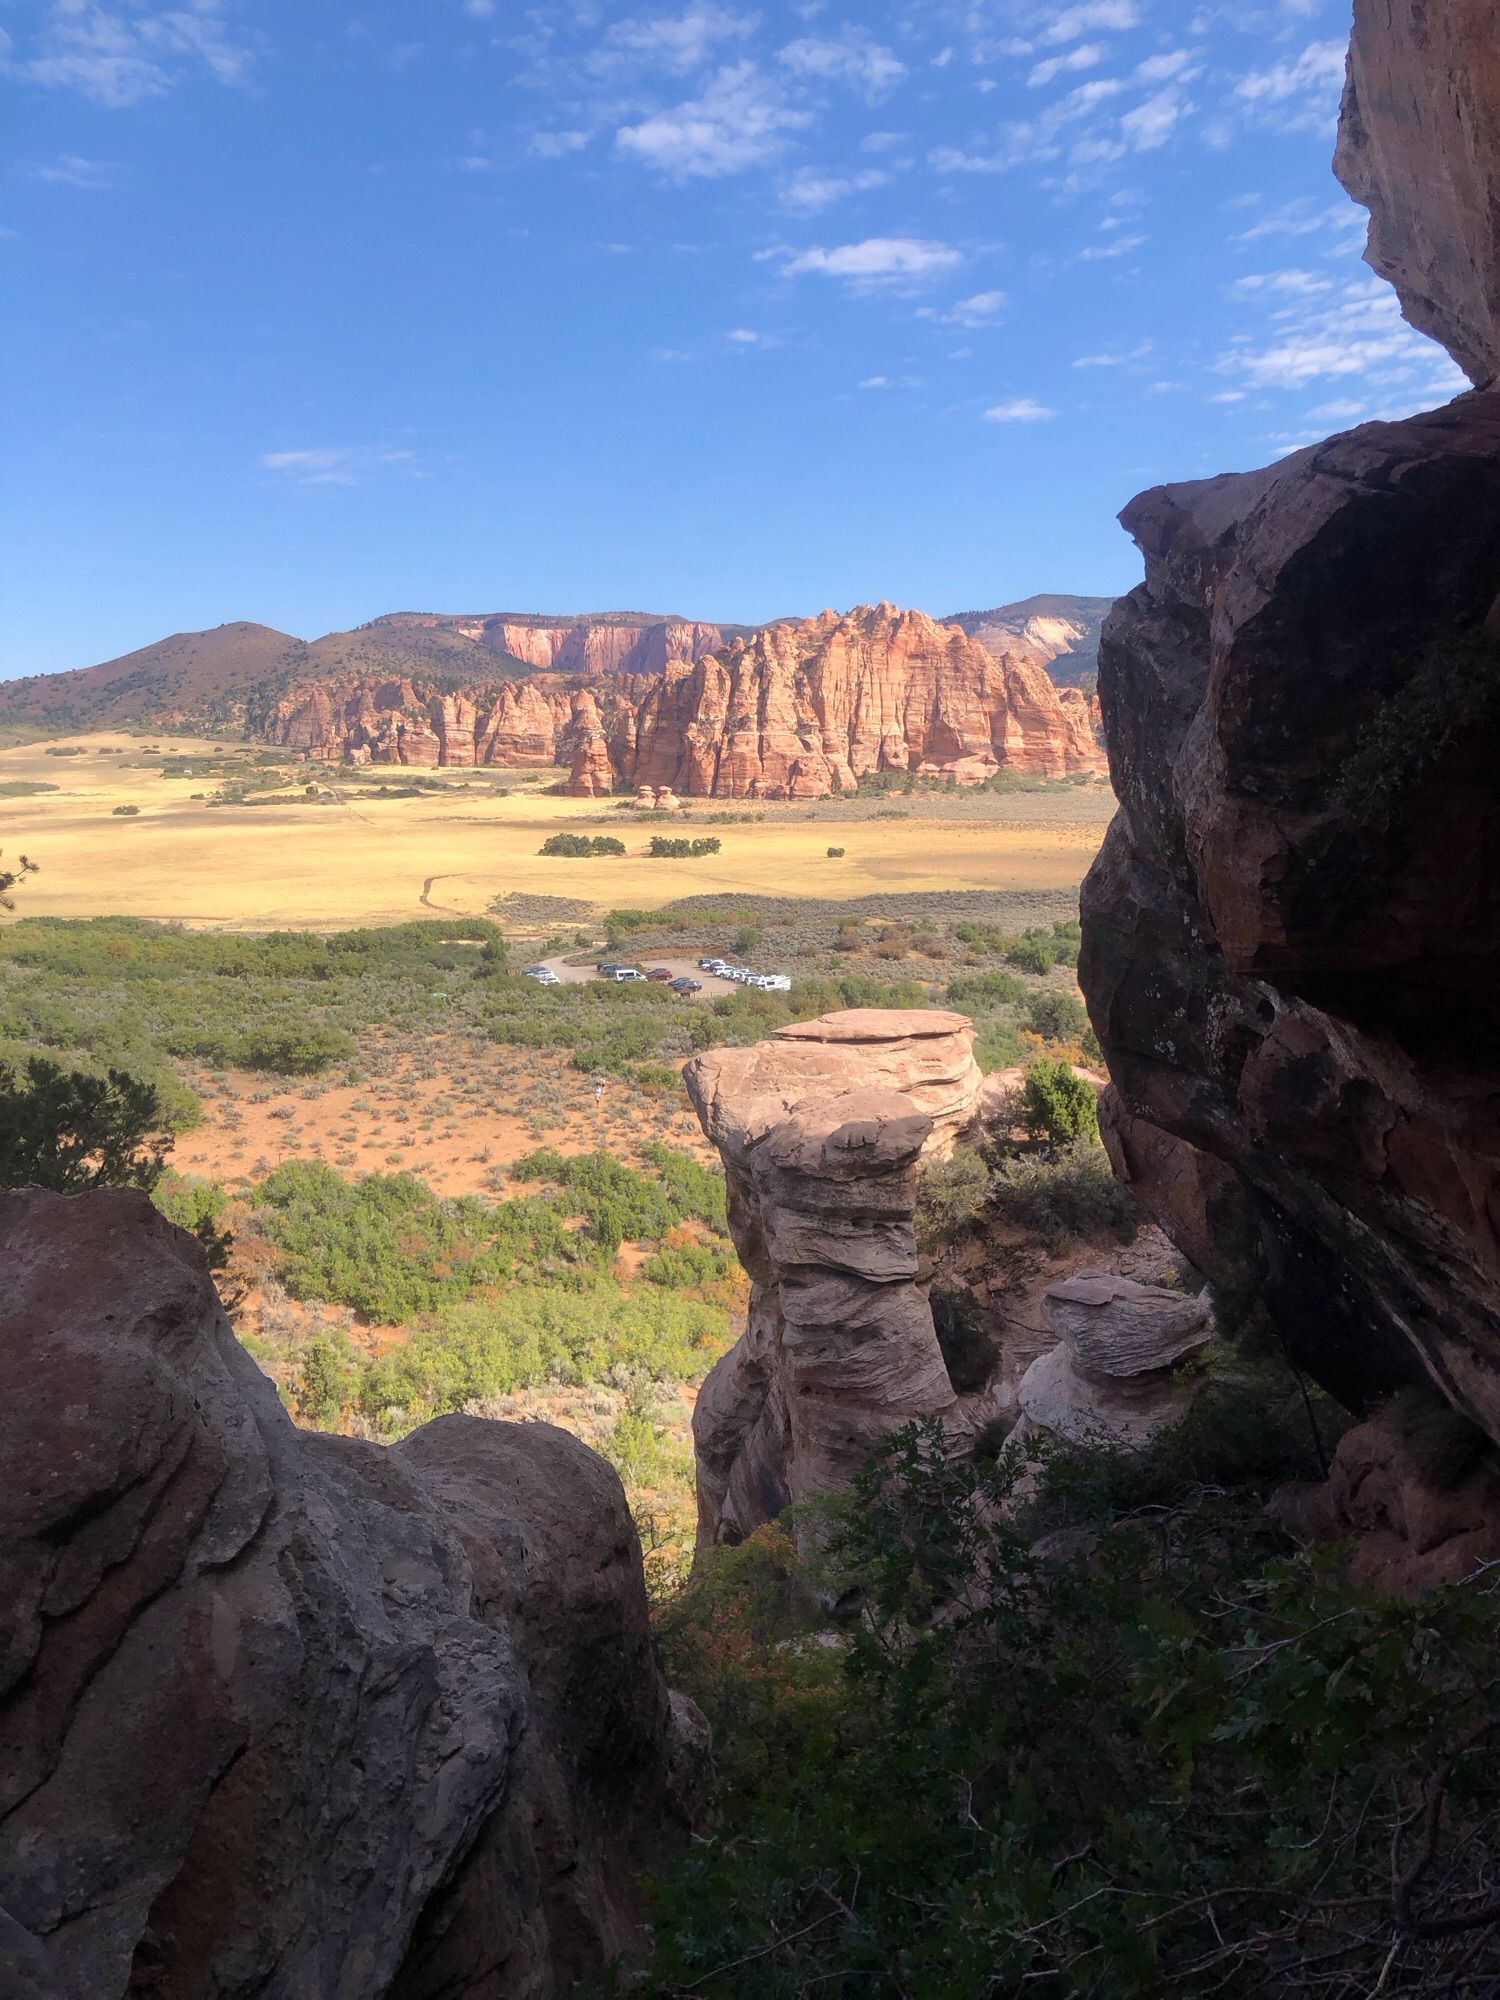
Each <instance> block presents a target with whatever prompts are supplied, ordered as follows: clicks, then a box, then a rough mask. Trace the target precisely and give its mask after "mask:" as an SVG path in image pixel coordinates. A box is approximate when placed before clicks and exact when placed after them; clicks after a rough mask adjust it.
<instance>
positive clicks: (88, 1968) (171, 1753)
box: [0, 1190, 685, 2000]
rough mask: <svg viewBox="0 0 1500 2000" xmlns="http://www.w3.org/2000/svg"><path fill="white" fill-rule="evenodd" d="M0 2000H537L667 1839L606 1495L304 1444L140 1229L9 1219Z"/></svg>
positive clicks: (513, 1463)
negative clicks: (269, 1998) (239, 1998)
mask: <svg viewBox="0 0 1500 2000" xmlns="http://www.w3.org/2000/svg"><path fill="white" fill-rule="evenodd" d="M0 1263H3V1268H4V1270H5V1280H6V1282H5V1293H6V1296H5V1300H4V1305H3V1308H0V1316H3V1321H4V1326H3V1332H0V1588H3V1594H4V1602H5V1607H6V1610H5V1618H4V1621H3V1628H0V1992H4V1993H5V1994H6V1995H7V1996H10V1995H17V1996H20V1995H24V1996H25V2000H124V1996H125V1995H126V1994H127V1992H128V1993H130V1994H136V1993H146V1992H149V1993H151V1994H152V1995H154V1996H157V2000H228V1996H230V1995H237V1994H248V1993H259V1994H280V1995H292V1994H306V1995H309V1996H311V1995H317V1996H318V2000H383V1996H391V2000H439V1996H441V2000H547V1996H551V1995H559V1996H560V1995H562V1994H566V1993H571V1992H572V1991H573V1990H574V1988H575V1985H576V1983H577V1982H578V1981H579V1980H580V1979H582V1978H584V1977H586V1976H588V1975H589V1974H590V1973H592V1972H594V1971H596V1970H598V1969H600V1968H601V1967H602V1966H603V1965H605V1964H606V1963H607V1962H608V1961H609V1960H610V1959H611V1958H613V1957H614V1956H615V1955H616V1954H621V1953H623V1954H625V1955H626V1956H627V1957H628V1956H629V1954H630V1953H631V1951H632V1949H633V1948H634V1947H635V1946H636V1944H637V1941H638V1933H637V1927H636V1902H635V1889H634V1882H635V1878H636V1876H637V1874H638V1872H639V1870H640V1869H641V1868H642V1867H643V1866H649V1865H650V1862H651V1858H652V1857H653V1855H655V1856H664V1855H665V1854H666V1852H667V1851H669V1847H670V1844H671V1843H672V1841H673V1839H674V1838H675V1837H677V1836H678V1835H680V1833H681V1832H682V1813H681V1810H680V1807H679V1805H678V1803H677V1796H676V1792H675V1790H674V1760H675V1759H676V1758H677V1756H678V1750H679V1745H680V1744H681V1742H682V1740H683V1736H684V1733H685V1732H684V1729H683V1726H682V1711H681V1705H680V1704H679V1703H677V1702H676V1700H675V1698H672V1697H669V1695H668V1691H667V1689H666V1687H665V1686H664V1685H663V1683H662V1680H661V1677H660V1675H659V1673H658V1670H657V1668H656V1665H655V1662H654V1659H653V1655H652V1648H651V1641H650V1635H649V1632H648V1629H647V1620H646V1598H645V1589H644V1584H643V1580H642V1573H641V1559H640V1549H639V1545H638V1543H637V1540H636V1536H635V1531H634V1529H633V1527H632V1525H631V1522H630V1517H629V1514H628V1513H627V1511H626V1507H625V1500H624V1495H623V1492H622V1490H621V1487H620V1483H619V1480H618V1479H617V1478H616V1476H615V1474H614V1472H613V1471H612V1470H611V1468H610V1467H609V1466H608V1465H607V1464H605V1462H604V1461H603V1460H602V1459H600V1458H598V1457H596V1456H595V1455H594V1454H593V1453H592V1452H590V1451H588V1450H587V1449H585V1448H584V1447H583V1446H582V1445H581V1444H579V1443H577V1441H576V1440H574V1439H573V1438H571V1437H569V1436H568V1435H567V1434H566V1433H564V1432H562V1431H559V1430H555V1429H553V1428H551V1427H550V1426H547V1425H543V1424H516V1425H511V1424H496V1423H488V1422H484V1421H482V1420H480V1419H478V1418H471V1417H461V1416H455V1417H444V1418H440V1419H438V1420H437V1421H436V1422H434V1423H431V1424H428V1425H426V1426H425V1427H424V1428H423V1429H421V1430H418V1431H416V1432H414V1433H413V1434H412V1435H411V1436H410V1437H408V1438H406V1439H405V1440H404V1441H403V1442H402V1443H400V1444H397V1445H393V1446H390V1447H383V1446H380V1445H375V1444H366V1443H362V1442H360V1441H358V1440H356V1439H352V1438H342V1437H324V1436H317V1435H314V1434H310V1433H303V1432H299V1431H298V1430H296V1429H295V1428H294V1426H293V1424H292V1422H291V1419H290V1418H289V1417H288V1416H287V1414H286V1412H285V1411H284V1409H283V1408H282V1406H281V1403H280V1401H279V1399H278V1398H277V1395H276V1392H275V1390H274V1389H273V1387H272V1386H271V1384H270V1382H269V1381H267V1380H266V1378H265V1377H264V1376H263V1375H262V1374H261V1373H260V1371H259V1370H258V1369H257V1368H256V1367H255V1364H254V1363H253V1362H252V1361H251V1359H250V1357H249V1356H248V1355H247V1354H246V1353H245V1351H244V1350H243V1348H241V1347H240V1346H239V1344H238V1343H237V1342H236V1340H235V1339H234V1336H233V1334H232V1333H231V1331H230V1328H229V1325H228V1322H227V1320H226V1319H225V1317H224V1314H223V1311H222V1309H221V1308H220V1306H219V1303H218V1301H217V1299H216V1297H215V1295H214V1290H213V1286H212V1283H211V1281H210V1279H209V1274H208V1270H207V1267H206V1265H205V1263H204V1259H203V1254H202V1251H201V1249H200V1248H199V1246H198V1245H197V1243H196V1242H195V1241H194V1239H193V1238H192V1237H190V1236H188V1235H187V1234H186V1233H185V1232H184V1231H182V1230H179V1229H176V1228H174V1227H173V1226H172V1225H171V1224H169V1223H168V1222H167V1221H166V1220H165V1219H164V1218H163V1217H162V1216H161V1215H159V1214H158V1213H157V1211H156V1210H155V1209H154V1208H153V1207H152V1205H151V1203H150V1202H149V1201H148V1200H147V1198H146V1197H145V1196H144V1195H141V1194H137V1193H135V1192H133V1191H123V1190H122V1191H114V1190H111V1191H99V1192H95V1193H92V1194H87V1195H80V1196H73V1197H64V1196H60V1195H52V1194H44V1193H38V1192H28V1193H21V1194H0Z"/></svg>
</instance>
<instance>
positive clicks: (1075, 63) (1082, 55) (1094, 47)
mask: <svg viewBox="0 0 1500 2000" xmlns="http://www.w3.org/2000/svg"><path fill="white" fill-rule="evenodd" d="M1103 55H1104V44H1103V43H1102V42H1080V43H1079V45H1078V47H1077V48H1076V49H1069V51H1068V53H1067V54H1066V55H1065V56H1048V58H1047V60H1046V61H1045V62H1039V63H1038V64H1037V66H1036V68H1035V69H1034V70H1033V71H1032V72H1031V74H1030V76H1028V77H1027V79H1026V85H1027V88H1028V89H1029V90H1040V89H1041V88H1042V87H1043V85H1045V84H1049V83H1051V82H1052V80H1053V78H1054V77H1059V76H1063V75H1065V74H1066V73H1067V72H1068V71H1070V70H1080V69H1093V68H1094V67H1095V66H1096V65H1097V64H1098V63H1099V62H1100V61H1101V60H1102V58H1103Z"/></svg>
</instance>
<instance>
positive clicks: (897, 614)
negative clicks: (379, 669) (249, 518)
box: [266, 604, 1104, 799]
mask: <svg viewBox="0 0 1500 2000" xmlns="http://www.w3.org/2000/svg"><path fill="white" fill-rule="evenodd" d="M490 622H492V623H498V622H499V621H490ZM716 629H717V628H714V627H710V626H690V625H686V624H681V625H671V626H669V625H658V626H654V627H651V628H649V631H648V633H647V634H646V639H649V646H646V639H643V641H642V647H644V648H645V651H646V653H647V654H648V656H649V655H654V654H655V653H656V652H657V651H660V650H662V649H666V650H667V651H668V653H669V654H673V656H671V657H668V658H667V659H666V660H665V661H664V663H663V664H662V666H661V667H660V669H659V670H658V671H654V672H645V671H626V668H627V666H628V665H629V663H630V660H631V657H632V656H631V653H630V651H629V649H623V650H622V649H621V648H620V647H619V646H617V645H616V644H615V639H611V638H610V637H609V634H610V633H614V634H615V638H618V637H619V636H620V633H619V631H618V629H617V628H614V627H605V626H594V627H570V628H567V630H566V631H561V628H557V629H554V628H551V627H544V626H531V625H526V626H516V627H515V628H514V629H512V627H510V626H507V627H506V634H507V637H506V646H507V648H508V647H509V641H510V639H511V638H514V639H515V640H516V642H517V645H520V644H522V643H525V644H528V645H531V646H532V648H533V651H534V653H535V655H536V656H538V661H539V665H542V666H543V667H544V671H541V672H538V673H537V674H536V675H534V676H529V677H527V678H524V679H519V680H508V681H502V682H498V683H492V684H490V685H488V686H486V685H484V684H483V682H482V681H481V682H479V683H478V684H477V685H476V686H475V687H474V688H473V689H472V690H467V691H460V692H458V693H442V692H438V691H437V690H435V689H433V688H431V687H429V686H427V685H424V683H423V682H422V681H421V680H415V679H410V678H401V677H389V678H385V679H377V678H372V677H366V676H361V677H358V678H349V679H343V680H338V681H334V682H331V683H324V684H320V685H315V686H305V687H299V688H297V689H296V690H295V691H294V692H292V693H291V694H289V695H287V696H286V697H285V698H284V699H283V700H282V701H281V702H280V703H279V704H278V705H277V707H276V708H275V709H274V710H273V712H272V714H271V717H270V719H269V722H268V724H267V728H266V734H267V736H268V737H269V739H270V741H272V742H273V743H281V744H285V745H287V746H288V747H289V748H293V749H303V750H307V751H308V752H310V753H311V754H312V755H314V756H317V757H320V758H324V759H327V760H328V761H330V762H340V761H351V762H355V763H377V764H410V765H469V764H502V765H547V764H552V763H559V762H567V763H569V764H570V766H571V778H570V789H571V790H573V791H574V792H576V793H578V794H581V795H584V796H599V795H602V794H607V793H608V792H610V791H612V790H614V789H615V788H616V787H621V788H635V787H637V786H640V785H643V784H645V785H652V786H666V787H669V788H670V789H671V790H673V791H675V792H677V793H679V794H680V795H681V796H683V797H688V798H705V797H715V798H794V799H815V798H823V797H826V796H827V795H828V794H829V793H831V792H839V791H852V790H853V788H854V786H855V785H856V784H857V782H858V781H859V779H860V778H861V777H864V776H865V775H866V774H868V773H870V772H874V771H915V772H919V773H922V774H925V775H929V776H935V777H943V778H947V777H952V778H954V779H956V780H957V781H958V782H959V783H960V784H976V783H979V782H981V781H982V780H983V779H985V778H988V777H991V776H993V775H994V774H995V773H996V772H998V771H1001V770H1008V771H1015V772H1017V773H1020V774H1024V775H1027V776H1036V777H1044V778H1062V777H1070V776H1073V775H1075V774H1080V773H1082V774H1088V773H1095V772H1097V773H1102V772H1103V770H1104V757H1103V753H1102V751H1101V750H1100V748H1099V746H1098V742H1097V737H1096V728H1095V721H1096V710H1095V707H1094V704H1093V702H1092V699H1091V697H1089V696H1087V695H1084V694H1083V693H1081V692H1080V691H1079V690H1077V689H1072V688H1065V689H1062V690H1059V689H1057V688H1056V687H1054V686H1053V684H1052V682H1051V680H1050V679H1049V678H1048V676H1047V674H1046V672H1045V671H1044V670H1043V669H1042V668H1041V667H1040V666H1038V665H1036V664H1034V663H1033V662H1031V661H1029V660H1026V659H1023V658H1021V657H1019V656H1016V657H1012V656H1009V655H1006V656H1002V657H1000V658H998V659H997V658H995V657H994V656H993V655H992V654H991V653H990V652H988V651H987V650H986V648H985V647H984V646H982V645H980V644H979V643H978V641H976V640H974V639H971V638H969V637H968V636H967V634H965V633H964V632H962V631H961V630H960V629H959V628H958V627H957V626H954V625H940V624H938V623H936V622H935V621H934V620H933V619H931V618H928V617H926V616H925V615H924V614H923V613H922V612H920V611H901V610H898V609H897V608H896V606H895V605H893V604H877V605H863V606H861V607H859V608H858V609H857V610H855V611H851V612H850V613H849V614H848V615H847V616H846V617H845V616H840V614H839V613H837V612H835V611H825V612H824V613H823V614H822V615H821V617H818V618H811V619H807V620H805V621H794V620H788V621H785V622H783V623H781V624H778V625H771V626H767V627H766V628H765V629H764V630H762V631H759V632H756V633H754V634H753V635H752V636H750V637H748V638H743V639H738V640H735V641H734V642H733V643H731V644H730V645H728V646H725V647H723V648H722V649H721V650H719V651H718V652H715V653H710V654H707V655H703V656H698V655H697V654H696V652H695V649H696V648H697V647H698V646H699V644H700V643H701V641H702V640H703V638H704V637H705V636H707V635H710V634H715V633H716ZM599 634H602V635H604V636H603V637H602V638H601V639H600V640H599V643H598V645H597V646H596V647H595V648H594V650H593V651H590V647H589V644H588V643H586V642H588V641H589V640H590V639H591V637H592V636H593V635H599ZM559 636H561V638H563V639H566V640H567V643H566V644H565V645H564V644H559V645H557V646H556V647H554V646H553V642H554V640H557V639H559ZM497 643H498V642H497ZM673 649H676V650H675V653H673ZM549 650H550V652H551V657H550V658H547V657H546V656H547V655H548V654H549ZM641 650H642V649H641V648H637V649H636V657H639V656H640V653H641ZM568 661H571V662H572V663H573V664H574V665H575V666H577V667H578V668H579V669H580V671H579V672H577V673H564V672H562V671H560V668H561V665H562V663H564V662H568Z"/></svg>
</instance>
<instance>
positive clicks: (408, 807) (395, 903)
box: [0, 733, 1113, 931]
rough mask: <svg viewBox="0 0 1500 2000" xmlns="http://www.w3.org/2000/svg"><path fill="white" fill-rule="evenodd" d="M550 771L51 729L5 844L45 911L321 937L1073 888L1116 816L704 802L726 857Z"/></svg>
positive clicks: (28, 751) (914, 800) (1007, 804)
mask: <svg viewBox="0 0 1500 2000" xmlns="http://www.w3.org/2000/svg"><path fill="white" fill-rule="evenodd" d="M73 753H76V754H73ZM561 775H562V774H560V773H558V772H556V771H540V772H525V773H522V772H516V771H500V770H480V771H460V770H453V771H443V772H413V771H407V770H404V769H400V768H382V769H380V770H377V771H372V772H365V773H360V774H351V773H349V772H347V771H334V770H324V769H322V768H321V767H315V766H311V765H307V764H302V763H299V762H298V761H297V760H296V759H295V757H293V756H292V755H291V754H290V753H273V752H268V751H264V750H260V749H257V748H254V747H247V746H243V745H234V744H229V743H220V744H218V745H216V744H214V743H211V742H207V741H204V740H201V739H196V738H187V737H174V736H171V735H162V736H157V737H151V738H149V739H147V740H146V741H144V742H143V741H142V740H141V739H139V738H135V737H130V736H125V735H121V734H119V733H113V734H101V735H93V736H77V737H64V738H61V739H59V740H58V741H56V742H52V743H46V744H41V743H30V744H19V745H12V746H11V747H10V748H7V749H4V750H0V810H3V814H4V819H3V844H4V847H5V849H6V851H7V852H8V853H11V854H14V853H16V852H24V853H27V854H29V855H31V856H32V857H33V858H34V859H35V860H37V861H38V862H39V863H40V864H41V873H40V874H39V875H38V876H37V877H36V879H35V880H34V882H33V883H32V884H31V886H30V889H29V892H28V897H27V908H28V910H30V911H31V912H32V913H34V914H36V915H38V916H42V915H48V916H70V917H81V916H94V915H99V914H104V913H108V914H111V915H122V916H138V917H147V918H152V919H155V920H158V921H163V922H175V923H184V924H188V925H191V926H194V927H200V928H204V929H214V930H243V931H259V930H268V929H294V930H303V929H305V930H330V929H340V928H346V927H349V926H352V925H373V924H390V923H399V922H404V921H406V920H408V919H410V918H413V917H420V916H424V915H460V916H482V915H484V914H486V912H488V911H489V910H490V909H491V907H492V906H493V905H494V904H495V903H496V902H497V900H499V899H502V898H506V897H515V896H517V895H520V896H537V897H543V898H553V897H556V898H561V899H566V900H567V901H569V902H572V903H576V904H578V905H580V906H581V907H582V908H583V909H585V910H588V911H591V912H597V913H602V912H603V911H605V910H607V909H610V908H614V907H622V906H634V907H640V906H646V907H655V906H657V905H660V904H662V903H667V902H671V901H673V900H674V899H677V898H681V897H684V896H689V895H694V894H699V893H707V894H721V895H722V894H734V895H755V894H759V893H764V892H767V891H774V892H777V893H781V894H786V893H791V894H799V895H806V896H813V897H820V898H833V899H847V898H852V897H862V896H867V895H870V894H873V893H903V892H905V893H910V892H922V891H930V892H939V891H954V890H974V889H999V890H1028V889H1030V890H1045V891H1064V890H1068V889H1072V888H1075V887H1076V885H1077V884H1078V883H1079V882H1080V881H1081V880H1082V877H1083V875H1084V873H1085V872H1086V870H1087V868H1088V865H1089V862H1090V861H1091V860H1092V858H1093V856H1094V853H1095V852H1096V851H1097V849H1098V845H1099V842H1100V839H1101V838H1102V836H1103V832H1104V828H1105V826H1106V824H1107V823H1108V820H1109V817H1110V814H1111V812H1112V811H1113V799H1112V797H1111V795H1110V793H1109V791H1108V789H1107V788H1106V787H1104V786H1102V785H1098V784H1093V785H1084V786H1079V785H1054V786H1045V787H1039V788H1037V789H1035V790H1025V791H1016V792H1005V793H996V792H981V793H960V794H947V793H943V792H937V791H918V792H914V793H913V794H911V795H910V796H905V795H903V794H901V793H900V792H899V791H891V792H888V793H883V794H882V793H879V792H876V793H872V794H871V795H869V796H861V797H859V798H855V799H848V800H842V799H839V800H822V801H817V802H815V803H813V804H810V805H786V804H777V803H768V804H758V803H755V802H743V801H733V802H725V801H717V800H699V801H697V802H695V805H694V806H693V808H692V809H691V811H690V812H688V813H684V814H682V815H679V816H678V823H677V827H676V831H677V832H679V833H690V834H692V835H697V836H706V837H713V838H717V839H718V840H719V842H720V848H719V851H718V852H717V853H715V854H700V855H697V856H685V857H674V856H655V857H653V856H651V855H650V854H648V852H647V849H648V847H649V844H650V840H651V837H652V835H653V834H655V835H658V836H659V835H660V834H661V833H662V827H661V825H660V824H657V823H654V822H643V820H642V817H641V816H640V815H639V814H637V813H636V812H635V811H634V809H633V807H630V806H626V807H624V808H623V809H622V806H621V804H620V802H617V801H613V800H596V799H569V798H563V797H559V796H556V795H553V794H552V793H551V792H550V791H549V789H548V788H549V787H550V786H551V785H553V784H555V783H556V782H557V781H558V779H559V777H560V776H561ZM382 785H383V786H384V787H385V794H384V796H382V795H381V791H380V787H381V786H382ZM40 786H48V787H55V788H56V789H48V790H39V789H33V788H35V787H40ZM309 787H312V788H314V792H315V793H316V796H310V795H309V790H308V788H309ZM252 801H254V802H252ZM557 834H577V835H584V836H587V837H594V836H605V837H610V836H614V837H618V838H621V839H623V840H624V842H625V845H626V848H627V850H628V851H627V852H626V853H625V854H624V855H591V856H588V857H585V858H569V857H562V856H544V855H542V854H541V853H540V852H539V850H540V849H541V847H542V846H543V844H544V842H545V841H547V840H548V839H549V838H551V837H553V836H555V835H557ZM830 847H838V848H841V849H842V850H843V852H842V853H841V854H840V855H838V856H831V855H830V854H829V852H828V850H829V848H830Z"/></svg>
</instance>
